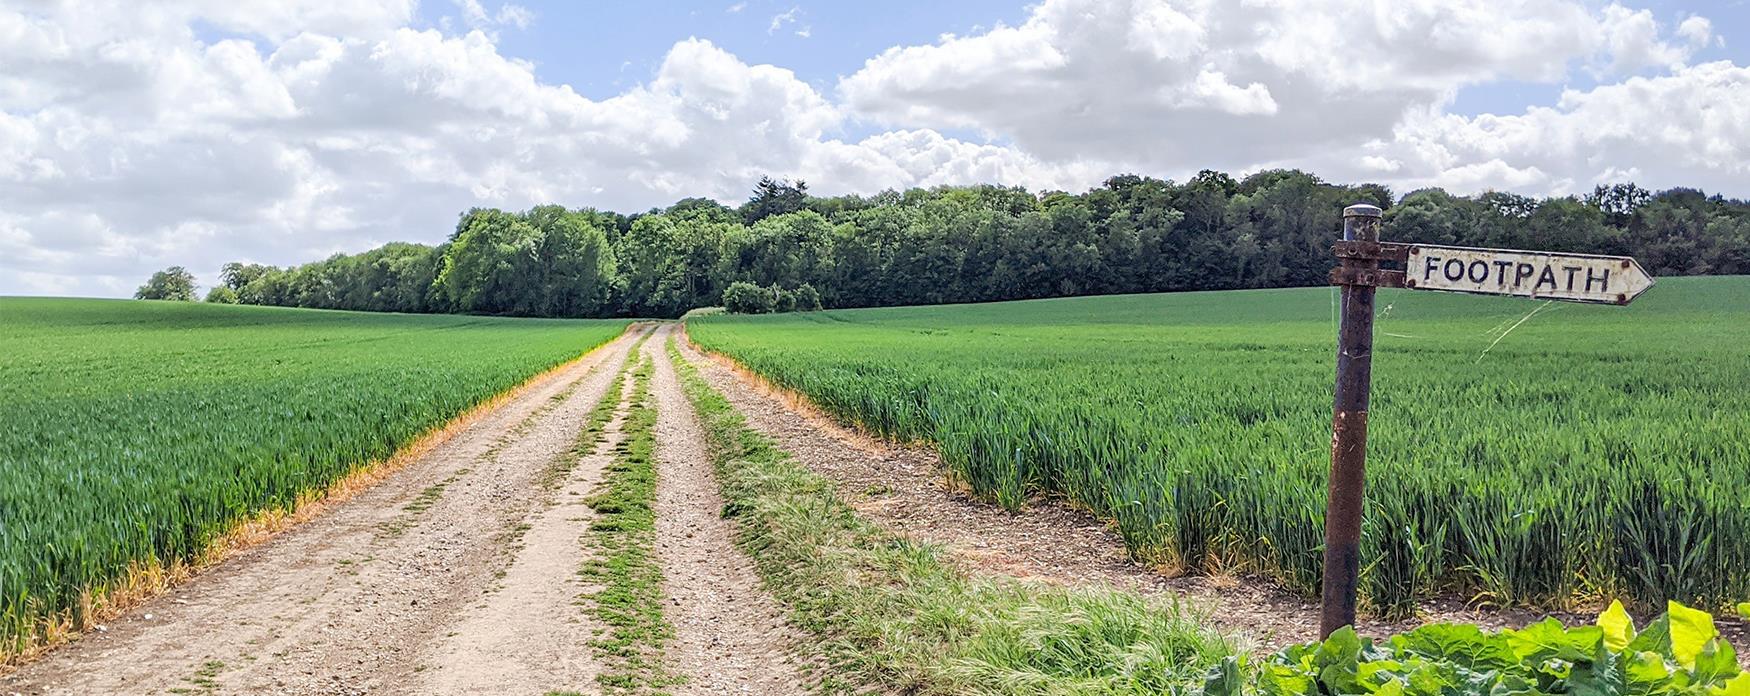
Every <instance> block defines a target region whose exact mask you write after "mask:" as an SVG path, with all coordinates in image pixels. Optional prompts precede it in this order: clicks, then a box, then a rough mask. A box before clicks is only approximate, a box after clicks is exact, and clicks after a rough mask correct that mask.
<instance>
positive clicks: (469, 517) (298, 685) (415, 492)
mask: <svg viewBox="0 0 1750 696" xmlns="http://www.w3.org/2000/svg"><path fill="white" fill-rule="evenodd" d="M635 340H636V337H635V336H634V335H632V334H628V335H625V336H622V337H620V338H619V339H617V340H615V341H614V342H612V343H609V344H608V345H606V346H604V347H602V348H601V349H599V350H597V351H595V352H594V353H592V354H590V355H589V356H587V357H585V358H584V359H582V360H580V361H578V362H576V363H574V364H572V365H570V366H568V367H566V368H564V369H563V370H561V371H560V372H559V373H558V374H556V375H554V376H553V378H552V379H549V380H546V381H544V382H541V383H539V384H536V385H532V386H530V387H528V388H526V389H525V390H524V391H522V392H520V393H518V394H516V395H515V396H514V397H512V398H511V399H510V400H509V401H507V402H506V403H505V404H504V405H503V406H501V407H499V408H497V409H496V410H494V411H492V412H490V413H489V414H487V415H486V416H485V417H483V418H481V419H480V420H478V421H476V422H475V423H473V424H472V425H470V426H468V427H467V428H465V429H463V430H462V431H461V432H460V433H458V434H456V435H454V436H453V437H451V438H450V439H449V440H448V441H446V442H445V443H443V444H441V445H439V446H438V447H436V448H434V449H433V450H431V451H430V452H429V453H427V454H426V455H425V456H423V457H421V458H419V459H418V460H416V461H414V462H413V463H411V464H409V465H408V466H407V467H406V468H404V469H402V470H400V471H398V472H396V473H394V474H392V475H390V476H389V477H388V478H387V479H386V480H384V481H383V482H382V483H380V484H379V485H377V486H376V487H374V488H372V489H370V490H367V491H365V492H363V493H361V494H359V495H358V496H357V497H355V498H352V499H351V500H348V501H346V502H344V503H340V504H338V505H336V506H335V507H334V508H333V509H330V510H327V511H326V512H325V513H324V514H322V515H320V516H318V517H316V518H315V519H313V520H311V521H310V522H308V523H306V524H303V525H300V526H297V527H294V528H292V529H290V530H287V531H286V532H284V533H282V534H281V535H279V536H278V537H276V538H274V539H272V540H270V541H268V542H266V543H264V544H262V545H260V546H258V547H255V548H253V549H250V550H247V551H244V552H242V553H240V554H238V555H237V556H236V557H234V558H232V559H230V560H228V561H226V562H224V563H222V564H220V565H219V566H217V567H215V568H212V569H210V570H208V571H207V572H205V573H203V574H201V575H199V576H197V577H196V578H195V579H193V580H191V581H190V582H188V583H187V584H185V585H183V586H182V587H180V588H178V589H176V590H174V591H172V592H171V593H170V594H167V595H165V596H162V597H159V598H157V599H154V600H152V601H150V602H147V603H146V604H145V605H143V606H141V607H139V608H137V609H136V610H134V611H132V612H130V613H129V614H128V615H127V616H126V617H124V618H123V619H121V620H118V621H116V622H114V623H113V624H111V625H110V626H108V627H107V630H105V631H102V632H94V633H92V634H89V635H87V636H85V637H84V638H82V639H80V640H79V641H77V642H76V643H74V644H72V645H70V646H66V647H64V648H62V649H60V650H57V651H54V652H52V653H50V654H49V655H47V656H45V657H44V658H42V659H40V660H38V661H36V662H33V663H30V664H27V665H25V666H24V667H23V668H21V669H20V670H19V671H17V672H15V673H14V674H12V675H9V676H7V677H5V678H0V692H6V693H14V692H16V693H22V694H37V693H56V694H103V693H130V694H136V693H166V692H173V693H296V694H365V693H410V692H418V693H444V692H446V691H449V689H448V688H447V687H450V686H453V687H457V688H458V690H457V691H454V693H465V692H466V690H467V687H468V686H469V685H477V684H480V683H482V681H481V680H483V679H487V678H491V679H495V680H498V681H495V682H493V683H495V684H496V687H495V688H493V689H491V691H493V692H496V693H516V692H518V691H519V690H522V689H524V688H525V687H529V688H527V692H529V693H544V692H545V691H547V690H549V689H558V688H573V689H575V688H582V687H586V686H593V682H592V679H593V674H594V666H593V665H592V664H590V663H589V654H590V653H589V650H588V647H587V645H582V644H579V645H574V646H570V647H569V649H566V648H565V647H564V646H559V649H561V650H566V653H567V654H566V658H568V659H559V660H550V661H547V660H545V658H547V657H549V655H547V654H545V653H538V654H533V655H526V656H524V657H525V658H526V659H528V660H530V661H535V660H543V661H544V671H543V672H542V673H541V674H540V676H541V677H543V678H549V679H552V680H554V681H555V682H557V683H546V684H540V685H538V688H536V687H537V685H535V684H523V683H520V682H518V681H515V680H512V681H503V680H501V679H499V675H485V674H458V673H454V672H452V671H451V670H448V669H435V670H434V671H433V674H431V675H430V676H429V677H428V676H426V675H423V674H422V673H424V672H426V671H427V670H428V669H430V668H437V667H440V663H443V662H447V661H450V660H455V659H462V658H461V655H462V654H465V653H471V654H468V655H467V657H466V659H467V660H468V662H470V663H484V662H487V661H492V660H495V659H496V658H497V656H496V655H494V652H495V651H488V650H484V649H479V650H475V649H474V648H473V647H471V646H470V644H469V641H470V640H471V639H472V638H474V637H475V636H476V635H477V634H476V633H472V632H475V631H478V630H506V631H512V632H518V633H523V634H527V635H522V636H520V638H521V639H522V640H523V641H526V642H533V641H534V640H535V639H538V638H542V637H545V636H549V635H553V633H554V632H555V631H558V632H559V633H562V634H564V635H567V636H570V637H572V638H573V639H575V638H576V637H578V636H587V635H588V634H589V633H588V632H589V630H590V628H589V627H587V626H584V625H583V624H582V623H581V622H584V621H586V618H585V615H584V613H583V612H582V610H581V609H580V608H579V607H576V606H574V605H573V603H572V602H571V601H565V602H564V603H562V604H560V605H558V606H551V607H538V608H536V609H538V610H537V611H519V612H513V613H511V614H509V615H503V616H499V617H496V620H495V621H481V620H479V619H478V618H477V617H478V616H479V612H480V611H481V610H482V609H480V607H485V608H486V609H485V610H488V611H489V610H490V608H491V607H494V606H500V605H502V604H504V603H506V600H507V599H509V600H510V601H509V603H512V604H515V603H516V601H517V600H518V599H520V598H522V596H521V595H519V594H517V593H518V592H521V591H524V590H526V589H528V587H527V585H526V583H525V582H524V581H525V580H527V579H531V578H535V577H537V576H538V577H540V578H542V579H543V581H544V580H545V579H547V578H549V577H551V578H558V581H560V582H564V581H566V579H568V578H572V577H573V576H574V575H575V571H576V569H577V565H576V563H577V562H578V560H577V559H578V553H580V552H578V551H576V550H575V549H571V548H568V549H565V550H564V551H563V553H562V556H561V561H560V562H562V563H564V564H565V565H566V567H564V568H556V567H546V565H544V564H543V562H542V561H540V560H539V559H538V558H537V557H538V556H540V555H541V553H537V551H539V552H545V551H546V549H544V548H542V547H540V546H537V545H546V544H548V543H550V542H551V541H552V539H551V538H549V537H550V535H549V534H547V532H548V531H549V530H547V529H545V528H544V527H543V525H548V524H551V522H550V519H551V518H552V517H553V515H554V514H558V515H566V516H576V515H577V513H576V511H575V510H570V509H568V508H553V509H551V510H548V512H549V513H552V514H540V510H542V509H544V508H545V501H544V498H545V497H546V496H547V495H549V494H548V493H546V492H545V487H544V486H543V485H542V481H541V478H542V477H543V475H544V473H545V472H546V471H548V470H549V468H550V467H551V466H552V464H553V462H554V460H555V459H556V458H558V457H561V456H566V455H567V454H568V453H569V452H570V451H571V448H572V447H573V444H574V442H575V440H576V437H577V435H578V431H579V429H580V428H581V426H582V424H583V423H584V421H585V416H586V414H587V413H588V412H589V410H590V409H591V408H592V407H593V406H594V405H595V404H596V402H597V401H598V400H599V399H600V398H601V397H602V396H603V394H604V393H605V392H606V391H607V389H608V386H609V383H610V382H611V381H612V379H613V377H614V375H615V373H616V372H617V370H618V369H619V367H620V365H621V364H622V363H623V361H624V360H625V359H626V358H627V355H628V353H629V352H630V349H631V346H632V344H633V343H634V341H635ZM600 462H601V460H600V458H595V457H591V458H589V459H588V460H587V461H585V462H584V463H583V465H582V466H579V467H577V469H576V470H575V471H574V473H573V479H574V480H573V481H571V482H570V483H569V485H568V487H569V488H576V487H577V486H578V485H580V484H579V483H578V481H579V480H590V479H592V478H593V477H595V476H598V475H599V472H597V471H592V470H591V467H597V468H599V466H600ZM555 511H558V512H555ZM531 513H534V515H535V516H534V518H533V519H534V522H533V525H534V527H533V528H531V529H530V530H529V534H528V535H527V536H526V537H525V542H526V543H527V544H529V546H527V547H525V553H524V554H522V557H520V558H518V557H514V556H513V554H512V553H509V552H508V549H510V543H509V542H510V541H511V540H512V538H513V537H515V536H516V532H517V531H518V530H517V527H518V526H519V525H520V524H521V523H522V522H523V521H524V520H525V519H526V518H530V516H531ZM561 521H563V520H561ZM578 543H579V542H578V539H577V537H576V536H572V537H571V538H570V539H569V540H566V541H565V544H564V545H566V546H568V547H575V546H577V544H578ZM535 565H538V566H539V567H533V566H535ZM500 573H506V575H505V577H504V581H503V582H498V581H497V580H496V577H497V576H498V574H500ZM560 575H563V577H562V578H561V577H559V576H560ZM500 586H502V589H498V588H500ZM562 587H563V586H562ZM495 589H496V590H497V592H494V590H495ZM545 589H548V590H550V589H552V588H545ZM543 591H545V590H543ZM578 591H580V590H579V588H576V587H573V588H571V589H569V590H564V589H562V590H561V592H562V594H564V595H565V597H566V599H567V600H570V599H571V598H572V597H575V595H576V593H577V592H578ZM529 599H530V601H535V598H533V597H530V598H529ZM540 601H546V600H545V598H542V599H541V600H540ZM526 621H533V622H535V623H534V624H532V625H530V624H522V625H514V624H511V623H510V622H526ZM554 621H558V622H561V625H559V626H552V625H549V623H550V622H554ZM495 623H496V624H498V625H496V626H495V625H494V624H495ZM427 682H429V683H427Z"/></svg>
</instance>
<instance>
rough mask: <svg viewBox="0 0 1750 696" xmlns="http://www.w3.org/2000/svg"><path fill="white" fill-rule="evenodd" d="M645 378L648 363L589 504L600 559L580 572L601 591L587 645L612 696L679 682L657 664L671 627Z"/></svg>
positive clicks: (595, 596) (589, 598)
mask: <svg viewBox="0 0 1750 696" xmlns="http://www.w3.org/2000/svg"><path fill="white" fill-rule="evenodd" d="M634 355H636V353H634ZM650 375H651V363H650V361H649V360H648V359H645V360H642V361H641V362H640V363H639V364H638V368H637V370H636V371H635V372H634V373H633V375H632V377H633V387H632V399H631V407H630V410H629V412H628V413H627V416H626V420H625V423H624V424H623V425H622V426H621V428H622V432H623V434H624V436H625V437H624V439H623V440H621V442H620V445H619V447H618V448H617V449H616V450H615V455H616V456H615V457H614V461H613V463H612V464H610V465H609V467H608V473H607V477H606V478H605V479H604V480H603V482H602V485H601V487H600V488H599V489H598V490H596V491H595V492H594V493H593V494H592V495H591V496H590V498H589V500H588V503H589V505H590V507H591V508H594V509H595V512H596V518H595V520H594V521H593V522H591V523H590V536H589V539H590V541H591V542H593V544H594V546H595V547H596V549H597V553H596V554H595V557H594V558H592V559H591V560H590V561H589V562H587V563H585V564H584V566H583V570H582V573H583V575H584V577H586V578H588V579H590V580H591V581H593V582H595V583H596V584H597V585H598V586H599V587H600V589H599V590H598V591H596V592H594V593H591V594H588V595H586V596H585V599H586V604H587V606H588V607H589V611H590V613H591V614H592V615H594V616H595V617H596V619H597V620H599V621H601V622H602V623H603V624H604V625H606V626H607V630H606V631H604V632H603V634H602V635H600V636H598V637H597V638H596V640H594V641H593V642H592V643H591V647H592V648H593V649H594V650H595V653H596V656H597V657H599V658H601V659H602V661H603V663H604V669H603V671H602V673H601V674H600V675H599V676H597V677H596V681H597V682H599V683H600V684H601V686H602V688H603V689H604V690H605V692H606V693H610V694H648V693H664V689H665V688H666V687H668V686H671V685H674V684H676V683H679V680H678V679H677V678H676V677H675V676H674V675H672V674H670V673H669V672H668V671H667V669H665V668H664V666H663V659H662V654H663V649H664V648H665V647H666V646H667V644H668V642H669V641H670V640H672V639H673V638H674V628H673V627H672V626H670V625H669V623H668V620H667V619H665V618H664V617H663V615H662V606H663V596H662V568H661V567H660V566H659V565H658V564H657V560H656V514H655V511H654V510H653V509H652V505H653V504H654V502H655V499H656V456H655V450H656V437H655V432H654V428H655V425H656V407H655V405H654V404H652V403H651V399H650Z"/></svg>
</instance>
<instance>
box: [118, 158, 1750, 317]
mask: <svg viewBox="0 0 1750 696" xmlns="http://www.w3.org/2000/svg"><path fill="white" fill-rule="evenodd" d="M1352 203H1372V204H1374V205H1377V206H1380V207H1381V208H1384V209H1385V210H1386V213H1385V218H1384V229H1383V238H1385V239H1387V240H1393V241H1407V242H1422V243H1429V244H1451V245H1460V246H1479V247H1505V248H1529V249H1546V250H1552V251H1566V252H1584V253H1597V254H1625V255H1632V256H1634V257H1636V258H1637V259H1638V260H1639V261H1640V262H1641V264H1642V265H1643V266H1645V267H1646V268H1647V270H1648V271H1649V272H1651V273H1653V274H1654V275H1696V274H1743V273H1750V203H1747V202H1745V201H1741V200H1732V199H1726V198H1723V197H1721V196H1717V195H1716V196H1708V195H1706V194H1704V193H1702V192H1700V191H1697V190H1693V189H1684V188H1678V189H1671V190H1667V191H1661V192H1657V193H1655V192H1652V191H1648V190H1646V189H1643V188H1641V187H1639V186H1636V185H1634V184H1617V185H1610V186H1600V187H1598V188H1596V189H1595V190H1594V191H1593V192H1592V193H1591V194H1588V195H1585V196H1576V197H1550V198H1543V199H1537V198H1531V197H1526V196H1521V195H1516V194H1511V193H1502V192H1488V193H1482V194H1479V195H1475V196H1459V195H1453V194H1450V193H1447V192H1445V191H1443V190H1440V189H1422V190H1418V191H1414V192H1411V193H1409V194H1407V195H1405V196H1403V198H1402V199H1401V200H1400V199H1397V198H1396V197H1394V195H1393V194H1392V192H1391V191H1390V190H1389V189H1387V188H1386V187H1384V186H1380V185H1376V184H1361V185H1342V184H1334V183H1329V182H1325V181H1322V180H1320V179H1319V178H1318V177H1315V176H1313V175H1311V174H1308V173H1306V172H1301V171H1294V170H1271V171H1264V172H1259V173H1256V174H1252V175H1250V176H1247V177H1245V178H1243V179H1235V178H1233V177H1231V176H1229V175H1227V174H1224V173H1221V172H1215V171H1204V172H1201V173H1199V174H1198V175H1196V176H1194V177H1192V178H1191V179H1189V180H1187V181H1184V182H1174V181H1167V180H1162V179H1155V178H1149V177H1143V176H1136V175H1121V176H1115V177H1112V178H1110V179H1108V180H1106V181H1105V182H1104V184H1102V185H1101V186H1099V187H1097V188H1094V189H1092V190H1089V191H1087V192H1084V193H1080V194H1072V193H1066V192H1061V191H1051V192H1045V193H1042V194H1035V193H1032V192H1029V191H1027V190H1026V189H1023V188H1016V187H1002V186H990V185H979V186H953V187H948V186H944V187H937V188H929V189H922V188H918V189H911V190H907V191H903V192H900V191H886V192H882V193H879V194H875V195H872V196H859V195H849V196H835V197H818V196H813V195H810V194H809V193H808V190H807V185H806V184H805V183H803V182H800V181H798V182H794V183H792V182H788V181H783V180H774V179H770V178H767V179H762V180H761V181H760V182H759V183H758V184H757V185H756V186H755V189H754V192H753V195H752V196H751V197H750V198H749V200H748V201H747V202H745V203H744V204H742V205H741V206H739V207H736V208H731V207H729V206H726V205H723V204H720V203H718V202H716V201H713V200H710V199H705V198H688V199H685V200H682V201H679V202H677V203H675V204H674V205H671V206H669V207H667V208H661V209H653V210H650V211H648V212H645V213H640V214H634V215H623V214H620V213H614V212H606V211H598V210H594V209H587V208H586V209H578V210H572V209H567V208H564V207H561V206H541V207H537V208H534V209H531V210H528V211H525V212H520V213H518V212H506V211H502V210H496V209H474V210H469V211H468V212H466V213H464V214H463V215H462V216H461V219H460V221H459V222H458V223H457V225H456V229H455V231H454V232H453V233H452V234H451V235H450V236H449V238H448V240H447V241H446V242H444V243H443V244H439V245H437V246H427V245H422V244H409V243H391V244H387V245H384V246H382V247H379V248H377V249H372V250H370V251H366V252H363V253H360V254H353V255H345V254H337V255H335V256H332V257H329V258H328V259H325V260H322V261H317V262H314V263H308V264H304V265H301V266H294V267H287V268H281V267H274V266H264V265H260V264H245V263H231V264H226V265H225V267H224V269H223V271H222V273H221V282H220V285H219V286H218V287H215V288H213V289H212V290H211V291H210V292H209V293H208V295H207V298H208V300H209V301H215V302H241V303H246V304H261V305H281V306H290V307H313V308H324V309H354V310H369V311H387V312H457V313H480V314H502V315H514V316H546V317H628V316H633V317H674V316H679V315H680V314H682V313H685V312H686V311H688V310H690V309H693V308H696V307H705V306H717V305H723V304H728V305H733V307H732V309H733V310H736V311H751V312H760V311H787V310H791V309H809V308H814V307H828V308H836V307H871V306H889V305H917V304H938V303H950V302H983V301H994V300H1018V299H1032V298H1041V297H1057V296H1067V295H1088V294H1111V293H1141V292H1164V291H1179V290H1225V289H1237V288H1270V287H1292V286H1309V285H1323V284H1325V283H1326V282H1327V276H1328V272H1329V270H1330V268H1331V266H1332V265H1333V261H1332V257H1331V253H1330V246H1331V242H1332V241H1333V237H1334V235H1335V234H1336V231H1337V230H1338V229H1339V228H1340V227H1341V220H1340V217H1341V211H1342V209H1343V207H1344V206H1346V205H1349V204H1352ZM178 274H180V275H178ZM166 292H168V293H173V294H166ZM138 296H139V297H144V298H167V299H192V298H193V297H194V287H193V278H192V276H189V275H188V274H187V272H186V271H185V270H182V269H181V268H179V267H173V268H171V269H166V270H165V271H161V272H160V273H159V274H156V275H155V276H154V277H153V279H152V281H150V282H148V283H147V285H145V286H142V287H141V288H140V293H139V294H138Z"/></svg>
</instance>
